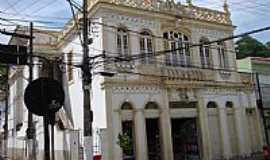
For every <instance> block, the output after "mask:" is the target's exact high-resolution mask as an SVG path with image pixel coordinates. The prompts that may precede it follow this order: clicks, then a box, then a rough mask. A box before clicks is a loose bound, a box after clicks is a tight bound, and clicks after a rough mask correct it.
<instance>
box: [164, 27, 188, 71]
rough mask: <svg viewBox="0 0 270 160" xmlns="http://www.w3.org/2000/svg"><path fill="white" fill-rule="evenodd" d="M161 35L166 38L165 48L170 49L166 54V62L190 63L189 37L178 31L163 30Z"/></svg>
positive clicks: (182, 64) (181, 64) (184, 64)
mask: <svg viewBox="0 0 270 160" xmlns="http://www.w3.org/2000/svg"><path fill="white" fill-rule="evenodd" d="M163 37H164V38H165V39H167V40H166V42H165V43H167V44H165V48H166V49H168V50H171V52H170V53H169V54H167V55H166V64H167V65H173V66H189V65H190V46H189V38H188V37H187V36H186V35H184V34H183V33H180V32H173V31H170V32H165V33H164V34H163Z"/></svg>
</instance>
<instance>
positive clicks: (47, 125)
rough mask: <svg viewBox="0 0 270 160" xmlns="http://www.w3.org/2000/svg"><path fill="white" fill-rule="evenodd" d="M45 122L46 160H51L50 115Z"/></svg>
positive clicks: (44, 119) (45, 117)
mask: <svg viewBox="0 0 270 160" xmlns="http://www.w3.org/2000/svg"><path fill="white" fill-rule="evenodd" d="M43 122H44V152H45V154H44V159H45V160H50V135H49V115H46V116H44V117H43Z"/></svg>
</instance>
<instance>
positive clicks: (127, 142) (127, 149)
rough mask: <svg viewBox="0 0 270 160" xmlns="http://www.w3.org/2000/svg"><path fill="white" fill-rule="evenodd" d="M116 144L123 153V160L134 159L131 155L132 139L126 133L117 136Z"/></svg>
mask: <svg viewBox="0 0 270 160" xmlns="http://www.w3.org/2000/svg"><path fill="white" fill-rule="evenodd" d="M117 144H118V145H119V146H120V148H121V149H122V151H123V160H135V157H134V155H133V143H132V139H131V138H130V136H129V135H128V134H127V133H123V134H119V135H118V142H117Z"/></svg>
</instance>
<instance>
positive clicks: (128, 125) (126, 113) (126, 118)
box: [118, 102, 135, 156]
mask: <svg viewBox="0 0 270 160" xmlns="http://www.w3.org/2000/svg"><path fill="white" fill-rule="evenodd" d="M132 110H133V106H132V105H131V103H129V102H124V103H123V104H122V105H121V117H122V123H121V126H122V133H120V134H119V135H118V138H119V141H121V140H123V141H124V143H125V141H129V145H130V146H129V147H130V148H122V149H123V150H122V151H123V154H124V155H128V156H134V155H135V126H134V121H133V114H132Z"/></svg>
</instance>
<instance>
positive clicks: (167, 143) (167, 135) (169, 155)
mask: <svg viewBox="0 0 270 160" xmlns="http://www.w3.org/2000/svg"><path fill="white" fill-rule="evenodd" d="M160 120H161V126H160V129H161V136H162V140H161V142H162V151H163V159H164V160H173V145H172V133H171V130H172V129H171V118H170V110H169V109H163V110H162V111H161V114H160Z"/></svg>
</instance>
